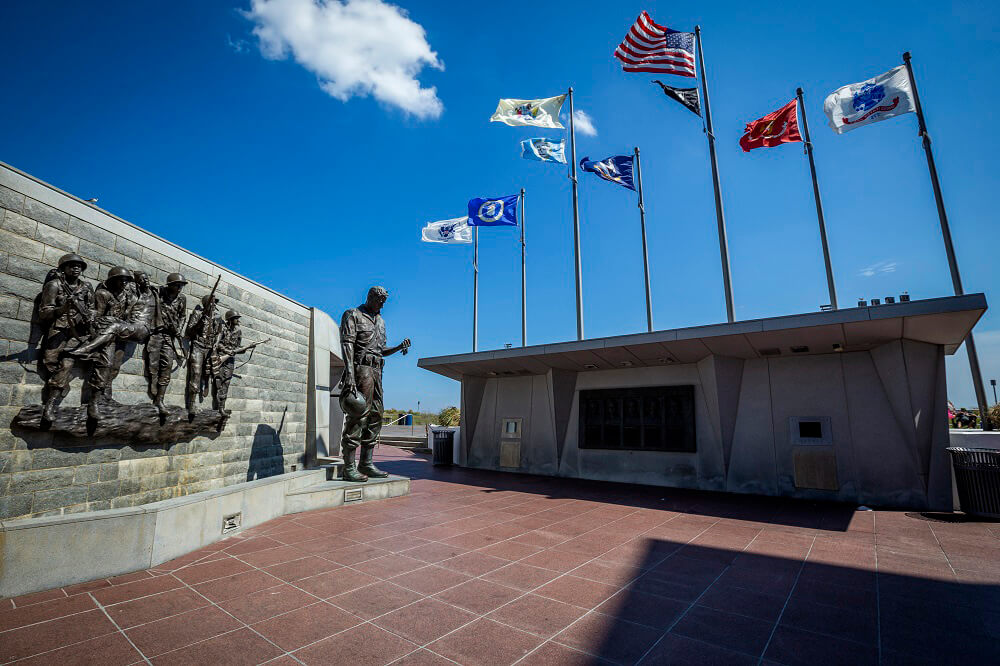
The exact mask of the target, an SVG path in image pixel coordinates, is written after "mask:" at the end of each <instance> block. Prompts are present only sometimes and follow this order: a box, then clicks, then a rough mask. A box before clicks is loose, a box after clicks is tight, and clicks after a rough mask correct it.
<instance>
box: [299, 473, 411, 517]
mask: <svg viewBox="0 0 1000 666" xmlns="http://www.w3.org/2000/svg"><path fill="white" fill-rule="evenodd" d="M409 493H410V480H409V479H408V478H406V477H405V476H396V475H394V474H391V475H389V477H388V478H386V479H369V480H368V481H366V482H364V483H351V482H349V481H341V480H339V479H338V480H333V481H323V482H321V483H316V484H313V485H311V486H306V487H305V488H301V489H299V490H295V491H292V492H290V493H288V494H286V495H285V511H286V513H300V512H302V511H314V510H316V509H328V508H331V507H335V506H341V505H343V504H358V503H361V502H370V501H372V500H380V499H386V498H387V497H399V496H401V495H408V494H409Z"/></svg>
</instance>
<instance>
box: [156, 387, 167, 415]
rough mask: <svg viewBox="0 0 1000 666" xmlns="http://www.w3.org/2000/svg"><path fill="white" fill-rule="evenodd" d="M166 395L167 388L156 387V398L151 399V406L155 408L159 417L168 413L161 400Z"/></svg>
mask: <svg viewBox="0 0 1000 666" xmlns="http://www.w3.org/2000/svg"><path fill="white" fill-rule="evenodd" d="M166 395H167V387H166V386H161V385H159V384H157V385H156V397H155V398H153V406H154V407H156V413H157V414H159V415H160V416H167V414H169V412H168V411H167V406H166V405H164V404H163V399H164V398H165V397H166Z"/></svg>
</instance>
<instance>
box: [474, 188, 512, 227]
mask: <svg viewBox="0 0 1000 666" xmlns="http://www.w3.org/2000/svg"><path fill="white" fill-rule="evenodd" d="M517 199H518V195H517V194H512V195H510V196H509V197H494V198H492V199H482V198H476V199H470V200H469V226H470V227H516V226H517Z"/></svg>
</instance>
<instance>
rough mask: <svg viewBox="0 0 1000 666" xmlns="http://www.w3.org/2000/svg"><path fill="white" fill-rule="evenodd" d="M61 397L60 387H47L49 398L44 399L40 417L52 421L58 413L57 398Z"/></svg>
mask: <svg viewBox="0 0 1000 666" xmlns="http://www.w3.org/2000/svg"><path fill="white" fill-rule="evenodd" d="M61 397H62V389H57V388H53V389H49V399H48V400H46V401H45V409H43V410H42V419H44V420H46V421H48V422H49V423H52V422H53V421H55V420H56V417H57V416H58V415H59V410H58V405H59V398H61Z"/></svg>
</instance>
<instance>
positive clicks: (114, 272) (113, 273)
mask: <svg viewBox="0 0 1000 666" xmlns="http://www.w3.org/2000/svg"><path fill="white" fill-rule="evenodd" d="M114 278H124V279H126V280H131V279H132V271H130V270H129V269H127V268H125V267H124V266H115V267H114V268H112V269H111V270H110V271H108V279H109V280H113V279H114Z"/></svg>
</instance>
